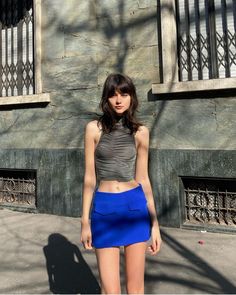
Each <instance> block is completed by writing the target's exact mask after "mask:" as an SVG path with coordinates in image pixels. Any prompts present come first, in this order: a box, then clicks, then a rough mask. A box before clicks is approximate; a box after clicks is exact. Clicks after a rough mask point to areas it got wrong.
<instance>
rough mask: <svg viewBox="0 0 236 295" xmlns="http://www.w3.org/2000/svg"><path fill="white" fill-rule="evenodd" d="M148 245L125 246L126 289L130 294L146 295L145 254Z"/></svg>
mask: <svg viewBox="0 0 236 295" xmlns="http://www.w3.org/2000/svg"><path fill="white" fill-rule="evenodd" d="M146 248H147V243H146V242H141V243H135V244H132V245H129V246H125V248H124V249H125V270H126V289H127V293H128V294H144V270H145V253H146Z"/></svg>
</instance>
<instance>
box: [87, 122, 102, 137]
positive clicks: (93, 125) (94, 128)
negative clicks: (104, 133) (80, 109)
mask: <svg viewBox="0 0 236 295" xmlns="http://www.w3.org/2000/svg"><path fill="white" fill-rule="evenodd" d="M99 125H100V124H99V122H98V120H93V121H90V122H88V123H87V125H86V127H85V131H86V132H89V133H93V134H94V133H98V132H100V129H101V128H100V126H99Z"/></svg>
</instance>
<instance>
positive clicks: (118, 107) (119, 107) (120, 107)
mask: <svg viewBox="0 0 236 295" xmlns="http://www.w3.org/2000/svg"><path fill="white" fill-rule="evenodd" d="M115 108H116V109H118V110H120V109H122V108H123V106H116V107H115Z"/></svg>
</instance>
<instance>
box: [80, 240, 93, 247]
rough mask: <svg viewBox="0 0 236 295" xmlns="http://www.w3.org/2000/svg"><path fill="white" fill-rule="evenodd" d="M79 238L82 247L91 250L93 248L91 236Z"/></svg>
mask: <svg viewBox="0 0 236 295" xmlns="http://www.w3.org/2000/svg"><path fill="white" fill-rule="evenodd" d="M81 240H82V244H83V246H84V248H85V249H86V250H92V249H93V247H92V239H91V237H87V238H86V239H84V240H83V239H81Z"/></svg>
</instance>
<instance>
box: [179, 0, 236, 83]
mask: <svg viewBox="0 0 236 295" xmlns="http://www.w3.org/2000/svg"><path fill="white" fill-rule="evenodd" d="M175 5H176V28H177V57H178V70H179V73H178V74H179V81H193V80H204V79H217V78H230V77H236V32H235V31H236V1H235V0H202V1H199V0H176V4H175Z"/></svg>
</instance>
